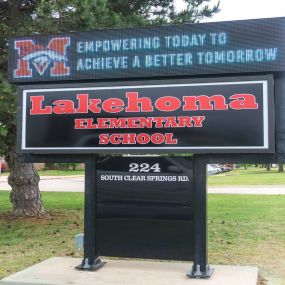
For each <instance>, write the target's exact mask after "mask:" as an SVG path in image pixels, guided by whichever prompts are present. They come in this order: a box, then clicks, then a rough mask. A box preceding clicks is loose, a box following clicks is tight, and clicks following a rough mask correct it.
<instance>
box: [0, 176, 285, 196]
mask: <svg viewBox="0 0 285 285" xmlns="http://www.w3.org/2000/svg"><path fill="white" fill-rule="evenodd" d="M40 189H41V191H55V192H60V191H62V192H83V191H84V176H83V175H78V176H42V177H41V181H40ZM0 190H11V187H10V186H9V184H8V182H7V176H0ZM208 193H214V194H254V195H256V194H257V195H258V194H260V195H285V185H268V186H264V185H254V186H238V187H237V186H228V187H209V188H208Z"/></svg>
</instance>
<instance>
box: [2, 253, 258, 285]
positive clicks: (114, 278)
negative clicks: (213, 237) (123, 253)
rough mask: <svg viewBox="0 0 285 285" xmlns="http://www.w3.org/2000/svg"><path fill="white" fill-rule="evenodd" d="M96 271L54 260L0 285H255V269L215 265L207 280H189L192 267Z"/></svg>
mask: <svg viewBox="0 0 285 285" xmlns="http://www.w3.org/2000/svg"><path fill="white" fill-rule="evenodd" d="M104 260H105V261H107V264H106V265H105V266H104V267H103V268H101V269H100V270H98V271H95V272H88V271H77V270H75V269H74V267H75V266H76V265H78V264H80V262H81V259H79V258H64V257H54V258H51V259H48V260H46V261H44V262H41V263H39V264H36V265H34V266H32V267H30V268H27V269H25V270H23V271H21V272H18V273H16V274H13V275H11V276H9V277H6V278H4V279H2V280H1V281H0V285H43V284H44V285H67V284H69V285H70V284H76V285H91V284H92V285H184V284H185V285H186V284H187V285H201V284H206V285H223V284H224V285H231V284H232V285H256V284H257V275H258V269H257V267H248V266H223V265H214V266H213V268H214V269H215V272H214V274H213V276H212V277H211V278H210V279H206V280H205V279H189V278H188V277H186V272H187V271H189V270H190V268H191V264H189V263H179V262H158V261H137V260H106V259H104Z"/></svg>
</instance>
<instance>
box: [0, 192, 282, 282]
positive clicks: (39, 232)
mask: <svg viewBox="0 0 285 285" xmlns="http://www.w3.org/2000/svg"><path fill="white" fill-rule="evenodd" d="M43 201H44V206H45V209H46V210H47V211H48V213H49V216H48V217H46V218H41V219H35V218H20V219H16V218H13V217H11V215H10V211H11V204H10V203H9V199H8V192H7V191H1V192H0V232H1V235H0V264H1V266H0V278H2V277H4V276H7V275H9V274H11V273H13V272H16V271H19V270H21V269H23V268H26V267H27V266H29V265H32V264H34V263H37V262H39V261H42V260H44V259H46V258H48V257H51V256H76V257H79V256H81V254H82V253H81V252H78V251H77V250H76V249H75V245H74V235H75V234H77V233H79V232H82V231H83V210H82V209H83V194H82V193H54V192H44V193H43ZM209 262H210V263H211V264H240V265H256V266H258V267H259V268H260V270H261V272H262V273H263V274H264V275H265V276H267V275H270V276H276V277H279V278H284V279H282V280H283V281H284V284H285V269H284V268H285V196H278V195H277V196H262V195H258V196H257V195H219V194H216V195H209Z"/></svg>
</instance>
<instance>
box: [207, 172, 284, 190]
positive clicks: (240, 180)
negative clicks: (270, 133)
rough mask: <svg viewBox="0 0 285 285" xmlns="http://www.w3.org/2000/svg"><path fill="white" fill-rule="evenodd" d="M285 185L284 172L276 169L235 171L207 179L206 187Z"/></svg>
mask: <svg viewBox="0 0 285 285" xmlns="http://www.w3.org/2000/svg"><path fill="white" fill-rule="evenodd" d="M242 185H285V172H278V169H277V168H272V169H271V171H266V169H265V168H255V167H254V168H249V169H246V170H245V169H235V170H232V171H229V172H224V173H221V174H218V175H212V176H209V177H208V186H242Z"/></svg>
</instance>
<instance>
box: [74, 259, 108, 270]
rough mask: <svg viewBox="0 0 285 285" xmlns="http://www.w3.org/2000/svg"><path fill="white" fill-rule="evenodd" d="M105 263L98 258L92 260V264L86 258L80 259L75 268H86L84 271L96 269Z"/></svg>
mask: <svg viewBox="0 0 285 285" xmlns="http://www.w3.org/2000/svg"><path fill="white" fill-rule="evenodd" d="M105 264H106V262H105V261H102V260H101V259H100V258H97V259H95V260H94V263H93V264H89V260H88V258H85V259H83V260H82V263H81V264H79V265H77V266H76V267H75V269H77V270H86V271H96V270H98V269H100V268H101V267H103V266H104V265H105Z"/></svg>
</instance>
